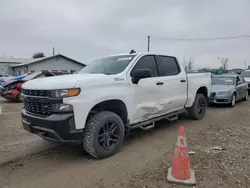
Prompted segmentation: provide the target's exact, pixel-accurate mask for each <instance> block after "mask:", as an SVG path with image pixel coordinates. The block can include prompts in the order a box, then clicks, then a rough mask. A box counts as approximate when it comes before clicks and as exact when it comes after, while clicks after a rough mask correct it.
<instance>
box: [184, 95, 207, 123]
mask: <svg viewBox="0 0 250 188" xmlns="http://www.w3.org/2000/svg"><path fill="white" fill-rule="evenodd" d="M206 107H207V101H206V98H205V96H204V95H203V94H196V97H195V100H194V103H193V106H192V107H191V108H189V109H188V114H189V116H190V117H191V118H192V119H194V120H199V119H202V118H203V117H204V115H205V113H206Z"/></svg>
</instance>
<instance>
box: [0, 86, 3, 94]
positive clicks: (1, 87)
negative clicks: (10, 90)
mask: <svg viewBox="0 0 250 188" xmlns="http://www.w3.org/2000/svg"><path fill="white" fill-rule="evenodd" d="M2 92H3V86H1V85H0V95H2Z"/></svg>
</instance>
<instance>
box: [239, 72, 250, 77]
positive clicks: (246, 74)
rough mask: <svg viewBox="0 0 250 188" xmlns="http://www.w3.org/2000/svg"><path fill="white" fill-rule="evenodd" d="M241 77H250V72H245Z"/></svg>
mask: <svg viewBox="0 0 250 188" xmlns="http://www.w3.org/2000/svg"><path fill="white" fill-rule="evenodd" d="M241 76H243V77H250V71H244V72H242V73H241Z"/></svg>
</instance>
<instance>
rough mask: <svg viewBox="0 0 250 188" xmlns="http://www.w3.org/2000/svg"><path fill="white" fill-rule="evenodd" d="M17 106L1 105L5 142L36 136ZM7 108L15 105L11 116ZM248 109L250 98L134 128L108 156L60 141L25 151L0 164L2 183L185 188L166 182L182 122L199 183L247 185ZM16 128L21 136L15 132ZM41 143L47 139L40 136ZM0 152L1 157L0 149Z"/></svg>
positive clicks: (206, 187) (8, 187)
mask: <svg viewBox="0 0 250 188" xmlns="http://www.w3.org/2000/svg"><path fill="white" fill-rule="evenodd" d="M1 104H2V103H1V102H0V106H1ZM19 108H20V104H13V103H5V104H4V108H3V110H4V109H5V110H7V111H6V112H5V113H6V114H5V115H0V117H1V122H0V126H1V131H0V143H1V146H2V145H3V144H4V145H8V143H14V142H18V140H27V139H33V138H35V137H34V136H33V135H30V134H28V133H27V132H25V131H23V130H22V128H21V124H20V123H18V122H19V121H20V115H15V114H11V113H12V112H13V113H16V114H18V110H19ZM8 109H11V113H10V114H9V115H7V113H8ZM249 112H250V101H249V102H240V103H238V104H237V105H236V107H235V108H226V107H216V108H210V109H208V112H207V115H206V117H205V118H204V119H203V120H201V121H192V120H188V119H186V118H181V119H180V120H178V121H175V122H167V121H163V122H160V123H158V124H157V127H155V128H154V129H151V130H149V131H141V130H138V131H135V132H133V133H132V135H130V136H128V137H127V138H126V140H125V142H124V144H123V146H122V148H121V151H120V152H119V153H117V154H116V155H115V156H113V157H110V158H108V159H105V160H94V159H92V158H90V157H88V156H87V155H86V154H85V153H84V152H82V151H81V150H80V147H78V146H59V147H55V148H52V149H50V150H46V151H44V152H39V153H38V154H33V155H27V156H25V157H23V158H19V159H18V160H14V161H11V162H9V163H6V164H4V165H0V188H16V187H20V188H22V187H23V188H34V187H36V188H40V187H41V188H44V187H46V188H48V187H49V188H50V187H60V188H64V187H70V186H72V187H73V186H74V188H78V187H79V188H80V187H81V188H83V187H86V188H104V187H105V188H106V187H112V188H114V187H124V188H125V187H126V188H132V187H136V188H137V187H138V188H140V187H142V188H154V187H159V188H161V187H162V188H170V187H178V188H179V187H180V188H182V187H187V186H183V185H175V184H169V183H167V182H166V174H167V169H168V167H169V166H171V160H172V157H173V154H174V147H175V143H176V139H177V132H178V127H179V125H184V126H185V132H186V136H187V142H188V147H189V150H191V151H195V155H191V156H190V159H191V166H192V168H193V169H194V170H195V172H196V180H197V185H196V186H195V187H202V188H210V187H211V188H217V187H222V188H236V187H243V188H247V187H250V137H249V134H250V116H249ZM9 116H11V118H9ZM2 120H3V121H2ZM12 131H16V132H14V133H15V134H17V136H15V137H13V134H12ZM37 142H39V144H40V145H45V146H46V144H47V142H44V141H42V140H39V141H37ZM23 145H25V146H26V147H27V144H21V145H20V147H21V148H22V147H24V146H23ZM40 145H37V147H41V146H40ZM214 147H220V148H214ZM17 148H18V147H15V148H11V149H10V150H11V152H10V154H9V157H11V156H12V157H13V153H17V152H16V151H18V150H17ZM218 149H221V150H218ZM19 150H20V149H19ZM0 152H1V155H0V156H2V154H3V152H2V150H1V149H0ZM6 156H8V154H7V155H5V157H6ZM0 158H1V157H0Z"/></svg>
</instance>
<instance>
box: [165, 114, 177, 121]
mask: <svg viewBox="0 0 250 188" xmlns="http://www.w3.org/2000/svg"><path fill="white" fill-rule="evenodd" d="M177 119H178V114H176V115H173V116H171V117H166V120H168V121H175V120H177Z"/></svg>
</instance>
